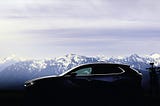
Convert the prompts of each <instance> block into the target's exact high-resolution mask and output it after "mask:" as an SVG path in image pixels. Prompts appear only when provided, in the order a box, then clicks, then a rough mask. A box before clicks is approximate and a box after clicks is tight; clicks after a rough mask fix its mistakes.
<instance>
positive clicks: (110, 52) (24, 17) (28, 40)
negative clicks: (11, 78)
mask: <svg viewBox="0 0 160 106" xmlns="http://www.w3.org/2000/svg"><path fill="white" fill-rule="evenodd" d="M159 5H160V1H159V0H0V13H1V14H0V57H6V56H10V55H13V54H14V55H17V56H20V57H28V58H50V57H57V56H62V55H65V54H70V53H73V54H79V55H86V56H97V55H105V56H125V55H130V54H134V53H137V54H141V55H143V54H151V53H160V52H159V51H160V6H159Z"/></svg>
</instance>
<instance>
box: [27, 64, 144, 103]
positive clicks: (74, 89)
mask: <svg viewBox="0 0 160 106" xmlns="http://www.w3.org/2000/svg"><path fill="white" fill-rule="evenodd" d="M141 80H142V74H141V73H139V72H138V71H136V70H135V69H132V68H130V66H128V65H123V64H108V63H94V64H85V65H81V66H78V67H75V68H73V69H71V70H68V71H66V72H64V73H62V74H60V75H59V76H47V77H41V78H37V79H33V80H30V81H27V82H25V87H26V91H27V94H28V98H32V99H30V100H31V101H30V103H32V102H34V103H35V101H36V100H38V101H37V102H36V103H40V102H43V103H44V104H45V105H46V104H61V103H65V104H68V105H71V104H72V102H76V103H78V104H80V103H84V104H87V103H89V104H91V103H93V104H95V103H98V104H99V103H102V102H104V101H108V102H106V103H107V104H108V103H113V102H111V101H112V100H113V98H114V100H115V99H116V100H119V101H122V100H121V99H124V98H125V99H127V98H128V97H133V98H134V96H133V95H137V94H139V91H140V89H141ZM111 98H112V99H111ZM43 103H40V104H43ZM74 105H75V104H74Z"/></svg>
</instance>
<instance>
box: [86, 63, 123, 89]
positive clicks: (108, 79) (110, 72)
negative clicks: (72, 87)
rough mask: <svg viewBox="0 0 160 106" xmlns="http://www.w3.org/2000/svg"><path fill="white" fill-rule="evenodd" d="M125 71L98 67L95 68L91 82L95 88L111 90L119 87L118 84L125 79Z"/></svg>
mask: <svg viewBox="0 0 160 106" xmlns="http://www.w3.org/2000/svg"><path fill="white" fill-rule="evenodd" d="M123 73H124V70H123V69H122V68H120V67H116V66H107V65H97V66H94V67H93V71H92V74H91V77H90V78H89V80H90V81H91V85H92V87H93V88H105V89H106V88H109V87H114V86H117V84H118V83H117V82H120V81H121V80H123V79H124V76H123Z"/></svg>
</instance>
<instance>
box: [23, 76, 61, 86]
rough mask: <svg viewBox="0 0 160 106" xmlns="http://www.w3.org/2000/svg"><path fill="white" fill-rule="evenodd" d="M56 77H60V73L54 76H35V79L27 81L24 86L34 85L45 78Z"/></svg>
mask: <svg viewBox="0 0 160 106" xmlns="http://www.w3.org/2000/svg"><path fill="white" fill-rule="evenodd" d="M55 77H60V76H59V75H52V76H44V77H39V78H35V79H32V80H28V81H26V82H25V85H24V86H25V87H27V86H28V85H32V84H33V83H34V82H36V81H39V80H43V79H48V78H55Z"/></svg>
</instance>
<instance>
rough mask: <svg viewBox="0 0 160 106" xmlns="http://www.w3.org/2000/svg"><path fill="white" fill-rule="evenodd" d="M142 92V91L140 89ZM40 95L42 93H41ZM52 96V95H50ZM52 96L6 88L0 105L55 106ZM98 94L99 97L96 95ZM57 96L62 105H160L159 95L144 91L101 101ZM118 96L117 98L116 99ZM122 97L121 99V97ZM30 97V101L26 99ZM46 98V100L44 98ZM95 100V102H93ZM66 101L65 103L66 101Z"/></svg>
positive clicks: (1, 94)
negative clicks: (27, 93) (30, 94)
mask: <svg viewBox="0 0 160 106" xmlns="http://www.w3.org/2000/svg"><path fill="white" fill-rule="evenodd" d="M142 92H144V91H142ZM41 96H42V95H41ZM45 96H46V95H45ZM52 96H53V95H52ZM52 96H51V95H50V96H48V97H47V98H46V97H44V98H41V99H40V98H39V99H38V98H34V97H32V98H28V97H27V96H26V92H25V90H8V91H0V106H32V105H33V106H38V105H42V106H50V105H51V106H55V105H56V103H54V102H55V100H53V99H52ZM98 96H99V97H98ZM57 98H59V101H58V104H61V105H63V106H65V105H66V104H67V105H69V104H70V105H72V106H76V105H83V106H88V105H93V106H112V105H113V106H115V105H118V106H119V105H127V106H128V105H130V106H160V96H159V95H157V94H154V95H151V94H150V93H149V92H147V93H146V92H144V93H143V95H142V96H139V97H135V96H134V97H133V98H132V97H130V96H129V97H124V96H123V95H118V96H115V97H114V96H112V97H107V96H106V97H103V100H102V101H98V102H97V99H96V98H100V95H96V96H95V97H94V98H95V99H93V100H89V99H88V97H86V96H83V95H81V96H80V95H79V97H77V96H76V94H75V97H74V99H73V98H72V99H70V95H69V94H68V95H65V96H63V97H57ZM64 98H65V99H66V100H67V101H63V100H62V99H64ZM118 98H119V99H118ZM122 98H123V99H122ZM28 99H30V100H31V101H28ZM45 99H46V100H45ZM95 101H96V102H95ZM66 102H67V103H66Z"/></svg>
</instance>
